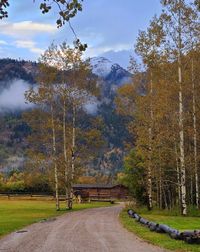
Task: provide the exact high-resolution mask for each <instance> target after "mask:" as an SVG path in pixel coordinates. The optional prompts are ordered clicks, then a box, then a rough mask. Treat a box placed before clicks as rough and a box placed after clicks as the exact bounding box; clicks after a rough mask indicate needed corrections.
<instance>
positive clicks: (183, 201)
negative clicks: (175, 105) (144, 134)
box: [178, 10, 187, 215]
mask: <svg viewBox="0 0 200 252" xmlns="http://www.w3.org/2000/svg"><path fill="white" fill-rule="evenodd" d="M178 22H179V24H178V25H179V27H178V82H179V137H180V173H181V174H180V181H181V210H182V214H183V215H186V214H187V204H186V184H185V183H186V173H185V153H184V126H183V92H182V61H181V57H182V55H181V48H182V37H181V35H182V30H181V12H180V10H179V20H178Z"/></svg>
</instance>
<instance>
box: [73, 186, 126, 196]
mask: <svg viewBox="0 0 200 252" xmlns="http://www.w3.org/2000/svg"><path fill="white" fill-rule="evenodd" d="M73 192H74V195H75V196H81V198H90V199H92V198H97V199H126V198H127V197H128V188H127V187H125V186H124V185H121V184H116V185H101V184H77V185H73Z"/></svg>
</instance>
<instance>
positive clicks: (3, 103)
mask: <svg viewBox="0 0 200 252" xmlns="http://www.w3.org/2000/svg"><path fill="white" fill-rule="evenodd" d="M91 65H92V66H93V73H94V74H96V75H97V76H98V77H99V86H100V90H101V98H100V101H99V102H98V105H97V107H96V108H95V111H92V112H91V111H90V110H88V116H89V117H91V116H92V117H97V116H100V117H101V118H102V119H103V122H104V124H105V128H104V131H103V136H104V140H105V142H106V145H105V147H104V149H103V150H101V151H100V152H99V156H98V158H97V159H96V160H94V162H93V163H92V164H91V163H90V164H89V165H88V170H87V174H94V173H97V172H100V173H102V174H106V175H108V176H112V175H113V174H114V173H116V172H117V171H119V170H120V169H121V168H122V160H123V156H124V146H123V142H124V140H125V139H126V138H127V137H128V135H127V131H126V130H125V124H126V122H127V119H126V118H122V117H121V116H119V115H117V114H116V111H115V106H114V102H113V101H114V97H115V94H116V90H117V88H118V87H119V86H121V85H123V84H124V83H126V82H128V81H130V79H131V74H130V73H129V72H128V71H126V70H125V69H123V68H122V67H120V66H119V65H118V64H114V63H112V62H110V61H109V60H107V59H105V58H93V59H91ZM37 72H38V65H37V63H35V62H27V61H17V60H12V59H1V60H0V116H1V133H0V134H1V138H0V139H1V141H0V164H1V165H0V168H1V170H3V171H9V170H12V169H15V168H16V169H23V166H24V160H25V149H26V145H27V143H26V137H27V135H28V134H29V131H30V129H29V127H28V126H27V125H26V124H25V123H24V122H23V121H22V118H21V114H22V112H23V111H24V110H26V109H27V108H28V107H27V105H25V101H24V92H25V90H27V89H28V87H29V86H30V85H33V84H34V83H36V76H37ZM5 95H6V99H5ZM8 97H10V98H11V99H8ZM86 118H87V116H86V117H85V120H86Z"/></svg>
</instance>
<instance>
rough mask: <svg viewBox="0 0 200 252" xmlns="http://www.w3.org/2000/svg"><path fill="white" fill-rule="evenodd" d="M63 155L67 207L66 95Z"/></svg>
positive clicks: (64, 103)
mask: <svg viewBox="0 0 200 252" xmlns="http://www.w3.org/2000/svg"><path fill="white" fill-rule="evenodd" d="M63 155H64V169H65V197H66V208H68V164H67V139H66V102H65V97H63Z"/></svg>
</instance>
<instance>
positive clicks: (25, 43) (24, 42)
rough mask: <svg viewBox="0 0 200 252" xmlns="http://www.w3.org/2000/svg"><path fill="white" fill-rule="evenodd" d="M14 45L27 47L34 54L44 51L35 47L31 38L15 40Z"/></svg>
mask: <svg viewBox="0 0 200 252" xmlns="http://www.w3.org/2000/svg"><path fill="white" fill-rule="evenodd" d="M14 45H15V46H16V47H18V48H26V49H29V50H30V52H32V53H36V54H42V53H43V52H44V50H43V49H41V48H38V47H36V43H35V42H34V41H33V40H16V41H15V42H14Z"/></svg>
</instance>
